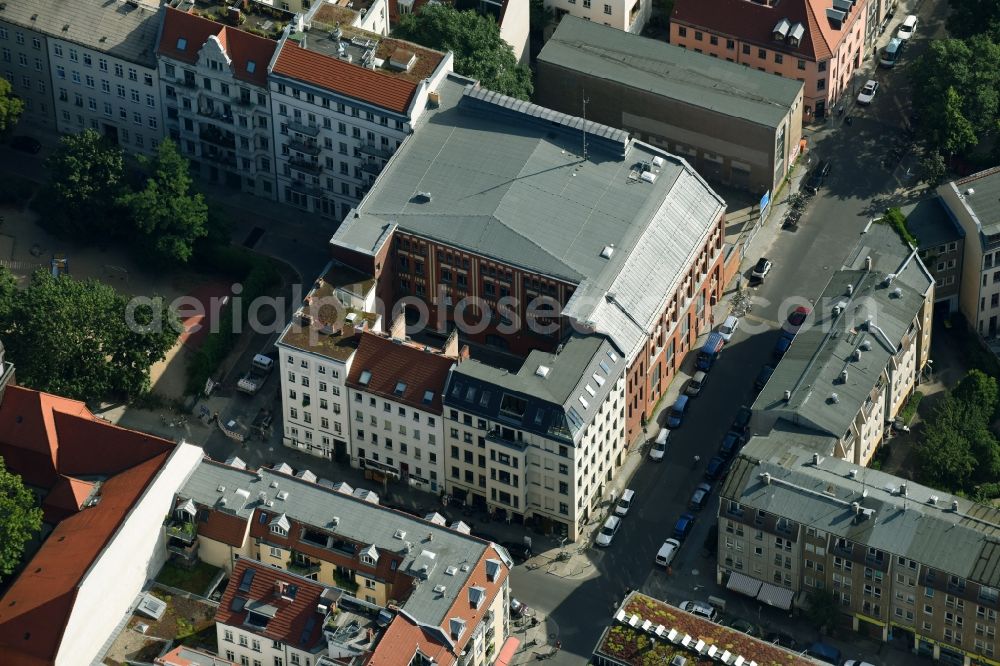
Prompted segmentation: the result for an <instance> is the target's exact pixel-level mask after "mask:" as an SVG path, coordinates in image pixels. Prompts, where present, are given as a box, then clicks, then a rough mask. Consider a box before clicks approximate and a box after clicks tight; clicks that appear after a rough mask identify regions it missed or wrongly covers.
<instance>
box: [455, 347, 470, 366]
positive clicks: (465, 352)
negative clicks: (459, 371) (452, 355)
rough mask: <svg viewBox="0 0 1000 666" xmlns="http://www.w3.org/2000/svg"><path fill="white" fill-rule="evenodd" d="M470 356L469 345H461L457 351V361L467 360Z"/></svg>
mask: <svg viewBox="0 0 1000 666" xmlns="http://www.w3.org/2000/svg"><path fill="white" fill-rule="evenodd" d="M471 356H472V352H471V351H470V350H469V345H462V348H461V349H460V350H459V351H458V362H459V363H461V362H462V361H468V360H469V358H470V357H471Z"/></svg>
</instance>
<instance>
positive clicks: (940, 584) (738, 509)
mask: <svg viewBox="0 0 1000 666" xmlns="http://www.w3.org/2000/svg"><path fill="white" fill-rule="evenodd" d="M793 346H794V345H793ZM719 495H720V505H719V510H718V516H719V559H718V570H717V578H718V582H719V584H720V585H721V584H725V585H726V586H727V587H728V588H729V589H731V590H734V591H737V592H740V593H742V594H746V595H748V596H751V597H756V598H757V599H758V600H760V601H762V602H764V603H769V604H771V605H776V606H779V607H783V608H789V607H790V606H791V605H793V604H794V605H801V604H802V603H807V597H808V594H809V593H810V592H812V591H814V590H827V591H829V592H832V593H833V594H834V595H835V598H836V600H837V602H838V604H839V607H840V610H841V612H842V613H844V614H845V615H846V616H848V617H849V618H850V620H851V623H852V626H853V628H854V629H855V630H856V631H859V632H862V633H863V634H865V635H867V636H868V637H870V638H873V639H876V640H882V641H888V640H890V639H892V640H894V641H897V642H898V641H905V642H906V643H908V644H909V645H911V646H912V650H913V652H914V653H915V654H917V655H920V656H924V657H931V658H933V659H934V660H940V661H941V662H942V663H952V664H964V665H969V664H996V663H1000V662H998V658H997V644H996V633H997V609H998V605H1000V575H998V571H1000V566H998V563H997V562H996V561H995V560H996V559H997V552H996V548H995V547H994V543H993V538H992V535H993V534H995V533H996V531H997V529H1000V512H998V510H997V509H996V508H994V507H989V506H984V505H979V504H974V503H972V502H970V501H968V500H966V499H964V498H960V497H955V496H951V495H948V494H947V493H942V492H940V491H936V490H932V489H930V488H926V487H923V486H918V485H916V484H914V483H912V482H909V481H905V480H903V479H900V478H897V477H893V476H891V475H889V474H884V473H882V472H879V471H876V470H872V469H865V468H859V467H858V466H857V465H856V464H855V463H854V462H851V461H845V460H841V459H839V458H837V457H833V456H831V457H827V456H823V455H820V454H819V453H816V452H815V451H810V450H809V449H808V448H807V447H803V446H799V445H797V444H796V443H795V442H794V441H792V440H788V441H785V442H784V443H783V445H782V446H780V447H775V446H773V443H772V442H768V441H766V440H758V439H757V438H754V439H753V440H751V442H750V443H749V444H747V446H746V447H745V448H744V449H743V451H742V453H741V454H740V456H739V457H738V458H737V459H736V461H735V463H734V465H733V467H732V470H731V471H730V473H729V475H728V477H727V478H726V479H725V481H724V482H723V484H722V487H721V489H720V491H719ZM897 644H898V643H897Z"/></svg>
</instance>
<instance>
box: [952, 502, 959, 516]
mask: <svg viewBox="0 0 1000 666" xmlns="http://www.w3.org/2000/svg"><path fill="white" fill-rule="evenodd" d="M951 510H952V511H954V512H956V513H957V512H958V500H952V501H951Z"/></svg>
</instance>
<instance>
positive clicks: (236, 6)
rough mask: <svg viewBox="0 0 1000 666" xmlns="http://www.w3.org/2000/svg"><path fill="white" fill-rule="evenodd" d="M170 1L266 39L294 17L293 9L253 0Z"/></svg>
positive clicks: (183, 8)
mask: <svg viewBox="0 0 1000 666" xmlns="http://www.w3.org/2000/svg"><path fill="white" fill-rule="evenodd" d="M170 5H171V6H172V7H174V8H176V9H179V10H181V11H185V12H187V11H193V13H194V14H196V15H197V16H201V17H202V18H207V19H209V20H212V21H215V22H217V23H222V24H224V25H228V26H231V27H234V28H238V29H240V30H242V31H244V32H249V33H250V34H252V35H257V36H258V37H266V38H268V39H278V38H279V37H281V33H282V31H284V29H285V26H287V25H288V24H289V23H291V22H292V21H293V20H294V18H295V14H293V13H292V12H288V11H285V10H283V9H280V8H278V7H272V6H270V5H266V4H264V3H262V2H256V0H172V2H171V3H170Z"/></svg>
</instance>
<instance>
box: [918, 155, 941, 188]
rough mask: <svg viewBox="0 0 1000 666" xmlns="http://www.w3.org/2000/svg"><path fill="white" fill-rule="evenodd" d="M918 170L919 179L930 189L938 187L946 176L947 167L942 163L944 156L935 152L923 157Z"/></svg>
mask: <svg viewBox="0 0 1000 666" xmlns="http://www.w3.org/2000/svg"><path fill="white" fill-rule="evenodd" d="M918 168H919V170H920V179H921V180H922V181H924V182H925V183H927V184H928V185H930V186H931V187H936V186H938V185H940V184H941V183H942V182H944V179H945V176H947V175H948V165H947V164H946V163H945V161H944V156H943V155H942V154H941V153H939V152H938V151H936V150H933V151H931V152H930V153H928V154H926V155H924V156H923V158H921V160H920V164H919V166H918Z"/></svg>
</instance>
